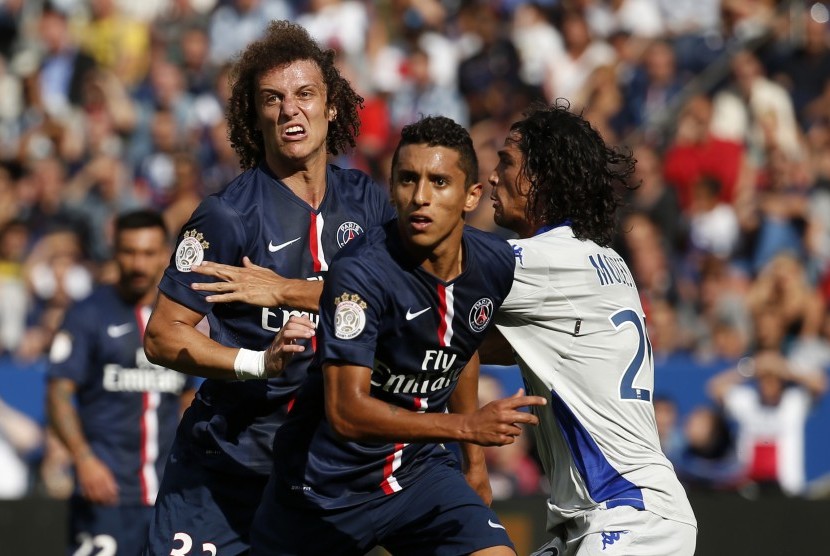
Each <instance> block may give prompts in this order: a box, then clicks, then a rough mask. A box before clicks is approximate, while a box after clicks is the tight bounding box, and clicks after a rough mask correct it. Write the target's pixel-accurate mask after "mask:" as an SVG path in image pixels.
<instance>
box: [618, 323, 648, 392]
mask: <svg viewBox="0 0 830 556" xmlns="http://www.w3.org/2000/svg"><path fill="white" fill-rule="evenodd" d="M608 318H609V320H610V321H611V323H612V324H613V325H614V328H616V329H617V330H619V329H620V328H622V327H623V326H625V325H626V323H631V325H633V326H634V328H635V329H636V330H637V337H638V340H637V353H636V354H635V355H634V358H633V359H632V360H631V363H629V364H628V367H627V368H626V369H625V373H623V376H622V380H621V381H620V399H623V400H639V401H644V402H650V401H651V391H650V390H648V389H647V388H635V387H634V379H635V378H637V374H639V372H640V370H641V369H642V368H643V363H645V362H646V350H648V358H649V360H651V342H650V341H649V339H648V334H646V322H645V318H644V317H640V315H638V314H637V313H636V312H635V311H634V310H633V309H620V310H619V311H617V312H616V313H614V314H613V315H611V316H610V317H608Z"/></svg>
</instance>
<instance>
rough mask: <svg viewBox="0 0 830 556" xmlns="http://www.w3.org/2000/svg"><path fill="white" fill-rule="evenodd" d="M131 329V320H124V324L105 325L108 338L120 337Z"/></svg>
mask: <svg viewBox="0 0 830 556" xmlns="http://www.w3.org/2000/svg"><path fill="white" fill-rule="evenodd" d="M132 329H133V324H132V323H131V322H125V323H124V324H111V325H109V326H108V327H107V336H109V337H110V338H120V337H121V336H123V335H124V334H127V333H129V332H130V330H132Z"/></svg>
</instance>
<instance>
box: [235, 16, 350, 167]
mask: <svg viewBox="0 0 830 556" xmlns="http://www.w3.org/2000/svg"><path fill="white" fill-rule="evenodd" d="M297 60H310V61H312V62H314V63H315V64H317V66H318V67H319V68H320V73H321V74H322V75H323V82H324V83H325V84H326V106H327V107H329V108H334V109H335V111H336V114H337V117H336V118H335V119H334V120H333V121H332V122H331V123H330V124H329V130H328V135H327V136H326V149H327V150H328V152H330V153H331V154H338V153H339V152H341V151H344V150H346V149H347V148H350V147H354V145H355V137H357V134H358V132H359V130H360V118H359V115H358V109H359V108H360V107H362V106H363V97H361V96H360V95H358V94H357V93H356V92H355V91H354V89H353V88H352V86H351V84H350V83H349V81H348V80H347V79H346V78H344V77H343V76H342V75H340V71H338V69H337V66H336V65H335V51H334V50H332V49H326V50H324V49H322V48H321V47H320V45H318V44H317V43H316V42H315V41H314V39H312V38H311V36H310V35H309V34H308V31H306V30H305V29H304V28H303V27H301V26H300V25H297V24H296V23H291V22H289V21H272V22H271V24H270V25H269V26H268V29H267V30H266V31H265V35H264V36H263V37H262V38H261V39H260V40H258V41H255V42H253V43H251V44H250V45H248V47H247V48H246V49H245V50H244V51H243V52H242V54H241V55H240V56H239V58H238V59H237V60H236V63H235V64H234V66H233V67H232V68H231V73H230V79H231V97H230V99H229V100H228V113H227V118H228V137H229V139H230V141H231V145H232V146H233V148H234V150H235V151H236V153H237V154H238V155H239V162H240V165H241V166H242V168H245V169H248V168H253V167H254V166H256V165H257V164H258V163H259V161H260V160H261V159H262V158H263V157H264V156H265V144H264V140H263V138H262V133H261V132H259V130H257V128H256V119H257V114H256V100H255V95H256V85H257V79H259V77H260V76H261V75H262V74H263V73H266V72H268V71H270V70H272V69H274V68H277V67H280V66H284V65H286V64H290V63H292V62H296V61H297Z"/></svg>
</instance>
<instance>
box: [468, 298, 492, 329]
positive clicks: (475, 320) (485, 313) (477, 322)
mask: <svg viewBox="0 0 830 556" xmlns="http://www.w3.org/2000/svg"><path fill="white" fill-rule="evenodd" d="M492 317H493V300H492V299H490V298H489V297H482V298H481V299H479V300H478V301H476V302H475V304H474V305H473V308H472V309H470V318H469V323H470V328H472V329H473V331H474V332H481V331H482V330H484V329H485V328H487V324H488V323H489V322H490V319H491V318H492Z"/></svg>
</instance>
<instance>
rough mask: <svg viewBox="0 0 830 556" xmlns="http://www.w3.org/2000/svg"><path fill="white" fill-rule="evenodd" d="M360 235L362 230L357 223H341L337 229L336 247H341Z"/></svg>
mask: <svg viewBox="0 0 830 556" xmlns="http://www.w3.org/2000/svg"><path fill="white" fill-rule="evenodd" d="M362 233H363V228H361V227H360V224H358V223H357V222H343V223H342V224H340V227H339V228H337V245H339V246H340V247H343V246H344V245H346V244H347V243H349V242H350V241H351V240H353V239H354V238H356V237H357V236H359V235H360V234H362Z"/></svg>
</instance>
